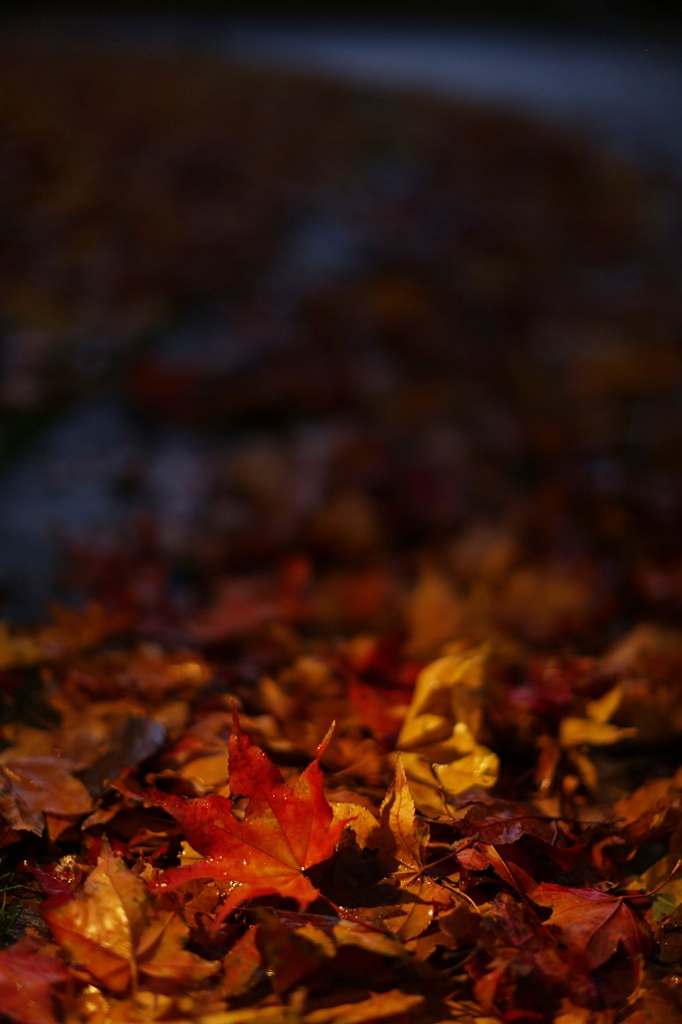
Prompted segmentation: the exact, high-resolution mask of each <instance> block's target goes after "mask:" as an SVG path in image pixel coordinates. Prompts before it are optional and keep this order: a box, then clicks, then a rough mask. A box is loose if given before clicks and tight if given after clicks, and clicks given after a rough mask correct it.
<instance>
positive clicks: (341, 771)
mask: <svg viewBox="0 0 682 1024" xmlns="http://www.w3.org/2000/svg"><path fill="white" fill-rule="evenodd" d="M3 56H4V57H6V59H3V62H2V64H1V66H0V77H1V78H2V82H3V85H4V88H3V89H2V90H1V96H0V151H1V152H2V155H3V174H4V175H5V179H6V180H5V179H3V181H4V182H5V184H4V185H3V187H4V190H5V191H4V193H3V195H5V196H8V197H10V198H9V199H7V200H6V203H5V206H3V208H2V211H1V212H2V217H1V218H0V269H1V270H2V282H1V284H0V292H1V297H2V302H3V315H4V317H5V321H6V322H5V321H3V331H4V335H3V346H4V347H3V353H4V355H3V359H4V362H3V373H2V380H1V381H0V383H1V387H0V427H1V428H2V431H4V434H3V437H4V439H5V440H4V442H3V443H4V444H5V447H4V449H3V452H4V455H3V457H4V458H6V459H7V460H8V461H7V464H5V463H3V464H2V473H3V477H2V480H0V488H2V491H1V494H0V497H1V498H2V502H0V531H1V536H2V539H3V543H2V551H0V561H1V568H2V579H1V581H0V582H1V583H2V587H3V588H4V589H3V594H2V595H0V596H2V597H3V598H7V608H8V610H9V617H10V619H11V620H12V624H11V625H6V626H3V627H2V631H1V632H0V728H1V733H0V740H1V744H0V855H1V856H2V866H1V868H0V873H1V876H2V877H1V878H0V889H1V890H2V893H1V902H0V940H1V944H2V948H0V1016H2V1015H4V1017H5V1018H7V1019H8V1020H9V1021H11V1022H12V1024H55V1022H63V1024H152V1022H158V1024H249V1022H252V1021H253V1022H261V1021H262V1022H263V1024H362V1022H368V1024H369V1022H373V1021H385V1022H386V1024H399V1022H407V1021H414V1022H415V1024H439V1022H444V1021H459V1022H461V1024H472V1022H476V1024H492V1022H494V1021H503V1022H506V1024H535V1022H537V1024H620V1022H626V1021H627V1022H629V1024H646V1022H657V1024H658V1022H661V1021H665V1022H671V1024H674V1022H676V1021H680V1020H682V994H681V993H682V909H681V908H682V873H681V872H680V866H679V865H680V858H682V760H681V759H680V754H679V740H680V736H681V735H682V632H680V630H679V621H680V612H681V611H682V544H681V543H680V536H679V522H680V515H681V514H682V489H681V487H680V479H682V477H681V476H680V473H679V467H680V464H681V463H682V432H681V430H680V417H679V410H680V408H681V407H682V355H681V353H680V336H681V333H680V332H681V327H682V325H681V324H680V316H679V309H680V303H679V296H680V294H681V291H680V282H681V281H682V275H681V273H680V268H681V267H682V254H681V252H680V238H682V233H680V231H679V225H680V217H679V211H680V210H682V202H681V201H680V195H679V190H678V189H676V188H675V187H674V186H673V184H672V183H671V182H669V181H664V180H660V181H658V182H645V181H644V180H643V179H641V178H640V177H639V176H638V175H637V174H636V173H635V172H634V171H633V170H632V169H631V168H627V167H625V166H623V165H621V164H619V163H618V162H617V161H614V160H611V159H608V158H606V157H605V156H604V155H603V154H601V153H598V152H595V151H594V150H593V149H591V148H590V147H589V146H587V145H586V144H585V143H582V142H580V141H579V140H577V139H575V138H574V137H572V136H568V135H566V134H565V133H561V132H559V131H556V132H555V131H553V130H552V129H550V128H548V127H547V126H538V125H532V124H529V123H527V122H525V121H523V120H522V119H520V118H514V117H512V116H511V115H507V114H500V113H490V112H485V111H479V110H471V109H468V108H457V107H455V106H453V105H451V104H448V103H444V102H442V103H437V102H435V101H434V102H430V101H426V100H424V99H418V98H416V97H407V96H393V95H390V94H388V93H386V94H376V93H373V92H371V91H370V90H367V89H358V90H352V89H346V88H341V87H337V86H334V85H331V84H329V83H327V84H324V85H322V84H321V83H319V82H318V83H316V82H314V81H310V80H305V79H300V80H299V79H295V78H291V77H287V76H279V77H278V76H268V75H265V74H263V73H261V72H254V71H249V72H247V71H245V70H244V69H243V68H241V69H240V68H236V67H228V66H225V65H222V64H221V63H220V62H217V61H216V62H211V61H208V60H205V61H204V60H201V61H197V60H195V59H192V60H190V59H183V60H180V59H178V58H177V57H172V58H171V57H163V56H157V57H155V58H153V59H152V58H151V57H150V56H149V55H148V56H147V57H140V56H139V55H138V56H134V55H128V56H124V55H122V54H121V53H119V54H118V56H116V55H115V54H109V55H108V56H107V57H106V58H104V57H103V56H102V55H98V54H94V55H93V54H92V53H88V52H87V51H86V49H83V51H81V52H79V53H78V54H76V55H74V56H73V59H70V60H68V61H66V60H64V59H63V56H62V54H61V53H60V54H58V55H56V56H55V55H54V54H52V56H50V55H49V54H46V53H44V52H43V51H42V50H41V51H40V52H36V53H33V54H32V55H30V54H28V53H21V54H14V55H12V54H9V55H3ZM171 327H172V328H173V331H175V333H173V331H171ZM176 329H177V330H176ZM164 332H170V333H164ZM79 402H86V403H87V402H91V403H92V404H93V405H95V406H97V407H99V406H100V405H105V404H106V403H109V406H108V408H109V410H110V413H111V417H110V418H111V419H112V420H113V421H114V422H115V425H117V427H116V430H117V431H118V433H117V432H116V431H114V434H113V436H114V438H118V439H119V441H120V438H123V441H120V443H118V442H117V443H113V442H112V443H108V442H102V441H101V440H99V435H97V436H96V437H95V440H94V441H92V443H91V444H90V447H88V444H85V447H82V446H81V447H79V444H80V443H81V441H82V440H83V435H87V436H86V437H85V441H86V442H88V443H89V442H90V441H91V438H90V431H91V424H92V423H93V422H94V421H93V419H92V417H91V415H90V413H91V412H92V409H91V408H90V407H88V408H89V409H90V412H88V411H87V410H86V412H87V415H85V414H84V415H83V416H82V417H81V418H80V419H79V418H78V417H77V416H76V418H75V419H73V420H70V421H68V422H67V428H68V429H65V430H63V431H62V433H61V434H60V433H59V430H60V427H59V422H60V421H58V417H59V416H61V415H62V414H64V415H66V413H64V410H69V409H71V405H70V403H79ZM112 409H113V412H111V410H112ZM52 418H57V427H56V428H55V431H56V432H55V434H54V435H51V437H52V440H49V442H46V443H45V445H44V446H43V447H41V446H40V445H41V443H42V442H40V440H39V441H37V442H36V447H35V448H30V444H31V443H33V442H32V441H31V438H35V437H39V435H40V431H41V430H43V429H45V430H47V431H48V433H49V429H51V427H50V424H51V423H52ZM97 422H99V421H97ZM46 424H48V426H47V427H46ZM121 425H122V426H121ZM119 427H120V428H121V429H120V430H119ZM74 436H76V438H77V440H78V444H72V446H71V448H69V447H68V444H67V446H66V448H64V446H63V445H62V447H60V444H61V443H62V442H63V441H64V438H65V437H66V438H67V441H68V439H69V437H70V438H71V441H73V437H74ZM60 438H61V440H60ZM58 442H59V443H58ZM124 442H125V443H124ZM69 443H71V442H69ZM22 445H23V446H24V447H23V448H22ZM17 453H19V454H17ZM10 457H11V458H16V459H18V460H20V459H21V458H25V459H26V461H25V462H21V461H19V462H18V463H17V464H16V465H15V463H11V465H10ZM7 466H9V468H7ZM5 473H6V474H7V475H4V474H5ZM12 473H13V474H14V475H13V476H12ZM36 481H37V482H36ZM83 509H87V516H86V515H85V513H84V512H83ZM91 514H92V520H91V519H90V518H88V517H89V516H90V515H91ZM60 516H61V518H60ZM98 516H99V518H98ZM79 517H80V518H79ZM36 524H37V525H36ZM86 527H87V528H86ZM50 531H52V532H51V533H50ZM48 533H50V540H49V543H48V540H46V539H45V537H46V535H47V534H48ZM55 535H57V536H59V537H60V538H61V540H62V541H63V542H64V546H65V547H66V548H67V549H68V553H69V560H68V561H67V560H65V561H64V562H63V563H59V565H58V562H57V559H56V556H54V548H53V547H50V544H51V543H53V542H54V536H55ZM48 563H49V564H48ZM60 566H61V568H62V570H63V571H62V572H61V575H60V574H59V573H54V572H53V570H55V569H57V568H59V567H60ZM46 567H47V568H46ZM67 569H68V571H67ZM22 573H24V575H22ZM40 573H42V574H43V575H42V577H41V578H42V580H43V582H42V584H41V587H42V589H41V588H40V587H38V588H36V590H35V594H34V595H33V598H32V599H31V601H29V600H27V594H28V593H29V591H30V588H31V581H32V580H33V579H34V577H35V578H37V577H38V576H39V574H40ZM46 589H47V590H49V592H50V593H53V594H59V595H61V597H62V598H63V599H64V600H66V599H67V598H68V601H67V603H64V601H63V603H62V604H55V605H54V606H53V608H52V613H51V619H50V621H49V623H47V624H44V625H35V623H34V625H33V627H31V628H21V626H20V625H18V624H17V623H18V622H19V620H20V619H21V614H20V612H21V611H22V610H24V609H26V610H27V616H28V615H29V613H30V614H33V616H34V619H35V609H36V607H37V606H38V607H39V606H40V600H41V599H42V597H43V596H44V594H45V592H46ZM22 602H23V603H22Z"/></svg>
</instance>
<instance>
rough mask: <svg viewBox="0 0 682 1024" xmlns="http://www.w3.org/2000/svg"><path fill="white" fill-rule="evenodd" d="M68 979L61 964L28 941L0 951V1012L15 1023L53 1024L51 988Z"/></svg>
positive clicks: (24, 940)
mask: <svg viewBox="0 0 682 1024" xmlns="http://www.w3.org/2000/svg"><path fill="white" fill-rule="evenodd" d="M68 976H69V975H68V972H67V970H66V968H65V966H64V964H63V963H62V962H61V961H60V960H57V959H56V958H55V957H54V956H49V955H47V954H46V953H44V952H42V950H41V947H40V946H39V945H38V944H37V943H36V942H34V941H33V940H32V939H28V938H26V939H21V941H20V942H17V943H16V945H14V946H10V948H9V949H3V950H0V1013H2V1014H3V1016H6V1017H7V1018H8V1019H9V1020H11V1021H14V1022H15V1024H56V1020H55V1017H54V997H55V995H56V993H55V990H54V986H56V985H59V986H61V985H63V984H64V982H66V981H67V979H68Z"/></svg>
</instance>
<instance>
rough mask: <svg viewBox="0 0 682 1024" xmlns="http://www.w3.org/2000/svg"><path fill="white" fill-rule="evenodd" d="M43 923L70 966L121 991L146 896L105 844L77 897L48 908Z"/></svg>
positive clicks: (132, 967) (131, 967)
mask: <svg viewBox="0 0 682 1024" xmlns="http://www.w3.org/2000/svg"><path fill="white" fill-rule="evenodd" d="M45 920H46V921H47V923H48V925H49V927H50V931H51V932H52V934H53V935H54V937H55V939H56V941H57V942H58V943H59V944H60V945H61V946H63V947H64V949H65V950H66V951H67V952H68V954H69V956H70V958H71V960H72V961H74V962H76V963H79V964H82V965H83V966H85V967H86V968H87V970H88V972H89V973H90V974H91V975H92V976H93V977H94V978H96V979H97V980H98V981H100V982H102V984H104V985H105V986H106V987H107V988H108V989H109V990H110V991H112V992H119V993H123V992H125V991H126V990H127V988H128V986H129V984H130V982H131V979H133V978H135V977H136V975H137V966H136V960H135V949H136V946H137V943H138V941H139V939H140V936H141V935H142V932H143V931H144V928H145V925H146V924H147V891H146V889H145V887H144V885H143V884H142V882H141V881H140V880H139V878H136V877H135V876H134V875H133V874H132V873H131V872H130V871H129V869H128V868H127V867H126V865H125V862H124V861H123V860H122V859H121V858H120V857H117V856H115V855H114V853H113V852H112V850H111V847H110V846H109V844H108V843H107V842H106V840H105V841H104V842H103V843H102V852H101V854H100V856H99V858H98V860H97V866H96V867H95V869H94V870H93V871H92V873H91V874H90V875H89V877H88V878H87V880H86V882H85V884H84V886H83V894H82V896H79V897H77V898H76V899H73V900H71V901H70V902H69V903H65V904H62V905H61V906H57V907H50V908H49V909H48V910H46V911H45Z"/></svg>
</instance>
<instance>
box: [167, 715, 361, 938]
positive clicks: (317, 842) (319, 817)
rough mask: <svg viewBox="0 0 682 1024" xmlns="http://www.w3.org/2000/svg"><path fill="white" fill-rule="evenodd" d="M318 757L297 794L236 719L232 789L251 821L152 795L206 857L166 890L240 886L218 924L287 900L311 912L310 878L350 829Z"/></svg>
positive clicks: (224, 804) (208, 802) (226, 806)
mask: <svg viewBox="0 0 682 1024" xmlns="http://www.w3.org/2000/svg"><path fill="white" fill-rule="evenodd" d="M328 739H329V734H328V735H327V737H326V738H325V739H324V740H323V742H322V743H321V744H320V746H319V747H318V751H317V757H316V759H315V760H314V761H313V763H312V764H310V765H309V766H308V767H307V768H306V770H305V771H304V772H303V773H302V774H301V775H300V777H299V778H298V780H297V782H296V786H295V788H294V789H293V790H292V789H290V788H289V786H288V785H287V784H286V782H285V781H284V779H283V777H282V774H281V772H280V771H279V769H278V768H277V767H276V766H275V765H274V764H273V763H272V762H271V761H270V759H269V758H268V757H267V755H266V754H264V753H263V751H262V750H260V749H259V748H258V747H256V746H254V745H253V744H252V743H251V741H250V740H249V738H248V736H246V734H245V733H244V732H243V731H242V729H241V726H240V724H239V718H238V717H237V714H236V711H235V712H234V725H233V730H232V735H231V737H230V750H229V763H230V789H231V792H232V793H233V794H234V796H235V797H237V796H243V797H248V799H249V803H248V807H247V809H246V814H245V816H244V819H243V820H241V821H240V820H239V819H238V818H236V817H235V815H234V814H233V813H232V800H231V799H227V798H226V797H222V796H215V795H214V796H206V797H201V798H199V799H194V800H187V799H185V798H184V797H179V796H172V795H167V794H165V793H159V792H152V793H148V794H147V799H149V800H150V802H152V803H154V804H155V805H156V806H158V807H163V808H164V810H166V811H168V812H169V813H170V814H172V815H173V817H174V818H175V819H176V821H178V822H179V823H180V825H181V826H182V828H183V830H184V833H185V838H186V839H187V841H188V842H189V844H190V846H191V847H192V848H193V849H194V850H196V851H197V852H198V853H200V854H202V855H203V856H204V858H205V859H204V860H200V861H196V862H195V863H193V864H188V865H186V866H183V867H178V868H171V869H170V870H169V871H166V872H165V873H164V874H163V875H162V876H161V877H160V878H159V879H158V881H157V883H156V884H157V886H158V887H160V888H165V889H169V888H176V887H177V886H178V885H181V884H182V883H183V882H187V881H190V880H191V879H195V878H217V879H224V880H227V881H230V882H235V883H238V886H237V887H236V888H235V889H233V891H232V892H231V893H230V894H229V896H228V898H227V900H226V901H225V903H224V904H223V907H222V909H221V911H220V913H219V914H218V916H217V918H216V923H220V921H221V920H224V918H225V917H227V915H228V914H229V913H231V912H232V910H234V908H235V907H237V906H238V905H239V904H240V903H243V902H244V900H249V899H253V898H254V897H256V896H269V895H271V894H273V893H279V894H280V895H282V896H289V897H291V898H293V899H296V900H298V902H299V904H300V905H301V906H302V907H303V908H305V907H307V906H308V905H309V904H310V903H312V901H313V900H314V899H315V898H316V897H317V896H318V890H317V889H316V888H315V886H314V885H313V884H312V883H311V882H310V881H309V879H308V878H306V876H305V874H304V871H305V870H306V869H307V868H310V867H312V866H313V865H314V864H319V863H321V862H322V861H324V860H327V859H328V858H329V857H331V855H332V854H333V852H334V849H335V847H336V843H337V841H338V839H339V836H340V835H341V832H342V831H343V829H344V827H345V825H346V821H345V820H343V819H342V820H336V821H334V820H333V811H332V808H331V807H330V806H329V804H328V803H327V799H326V797H325V795H324V793H323V791H322V771H321V769H320V765H319V759H320V757H321V756H322V754H323V753H324V750H325V747H326V745H327V743H328Z"/></svg>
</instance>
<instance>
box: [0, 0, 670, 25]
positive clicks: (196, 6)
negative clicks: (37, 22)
mask: <svg viewBox="0 0 682 1024" xmlns="http://www.w3.org/2000/svg"><path fill="white" fill-rule="evenodd" d="M2 8H3V9H4V10H5V11H6V12H7V13H8V14H15V15H26V14H61V13H64V14H69V13H79V14H97V13H114V14H116V13H119V14H143V13H144V14H156V15H158V14H164V13H167V14H183V15H191V16H198V15H202V14H210V15H232V16H240V17H246V18H257V17H268V18H276V19H278V20H283V19H287V20H288V19H290V18H292V17H296V16H299V17H300V16H313V17H314V18H315V19H316V20H322V19H330V18H335V19H343V20H348V19H349V18H352V19H354V20H363V21H367V20H371V19H373V18H381V19H386V18H391V19H403V20H404V19H409V20H415V21H422V22H423V21H424V20H427V19H438V20H447V21H458V20H466V21H476V22H481V21H490V20H494V21H497V22H503V23H513V22H522V23H526V24H527V23H531V24H536V25H538V26H540V27H542V26H548V27H556V28H560V29H572V28H575V29H591V30H606V31H613V30H616V31H617V30H625V31H628V30H630V31H638V30H641V29H642V28H648V27H656V26H660V27H662V28H665V29H667V28H669V27H670V26H671V25H673V26H675V27H677V28H679V26H680V24H681V23H682V12H681V11H680V4H679V3H676V2H674V0H523V2H519V0H516V2H514V3H510V2H509V0H454V2H449V3H445V2H443V0H421V2H419V3H415V2H414V0H393V2H391V3H388V2H381V0H372V2H359V0H355V2H353V0H350V2H349V0H343V2H342V0H328V2H327V3H325V4H324V5H321V4H319V3H313V2H312V0H294V2H291V0H290V2H288V3H286V4H282V3H276V2H273V0H256V2H254V0H250V2H244V0H201V2H189V0H162V2H154V0H110V2H108V3H106V2H105V3H93V2H92V0H90V2H89V0H71V2H63V0H62V2H59V0H57V2H50V0H42V2H41V0H5V2H4V3H3V4H2Z"/></svg>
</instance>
